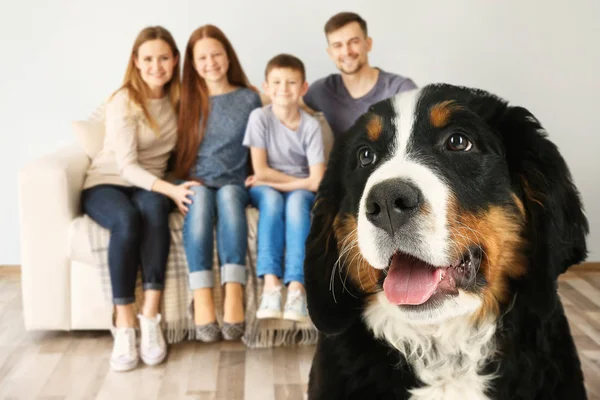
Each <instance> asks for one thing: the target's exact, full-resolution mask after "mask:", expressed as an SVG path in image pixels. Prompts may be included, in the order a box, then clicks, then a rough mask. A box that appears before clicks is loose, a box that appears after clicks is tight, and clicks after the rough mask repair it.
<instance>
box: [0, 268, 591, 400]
mask: <svg viewBox="0 0 600 400" xmlns="http://www.w3.org/2000/svg"><path fill="white" fill-rule="evenodd" d="M560 294H561V297H562V299H563V302H564V304H565V308H566V309H567V313H568V317H569V320H570V322H571V329H572V331H573V335H574V336H575V341H576V342H577V346H578V349H579V352H580V356H581V361H582V364H583V369H584V373H585V376H586V381H587V388H588V394H589V398H590V399H599V400H600V272H590V271H577V272H569V273H568V274H566V275H565V276H563V278H562V279H561V282H560ZM21 304H22V303H21V290H20V276H19V275H18V274H17V273H9V274H6V273H4V274H3V273H1V272H0V399H2V400H4V399H52V400H58V399H109V400H119V399H144V400H146V399H227V400H235V399H246V400H251V399H260V400H269V399H277V400H279V399H303V398H304V393H305V391H306V385H307V379H308V372H309V368H310V362H311V359H312V355H313V352H314V348H313V347H294V348H277V349H261V350H248V349H246V348H245V347H244V346H243V345H242V344H240V343H217V344H214V345H206V344H201V343H195V342H185V343H181V344H177V345H174V346H171V348H170V353H169V357H168V360H167V362H165V363H163V364H162V365H160V366H158V367H153V368H151V367H145V366H141V367H139V368H138V369H136V370H134V371H132V372H128V373H115V372H111V371H110V369H109V367H108V358H109V355H110V351H111V346H112V337H111V336H110V334H108V333H107V332H73V333H68V332H25V330H24V329H23V314H22V305H21Z"/></svg>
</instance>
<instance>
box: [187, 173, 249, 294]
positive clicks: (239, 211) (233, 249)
mask: <svg viewBox="0 0 600 400" xmlns="http://www.w3.org/2000/svg"><path fill="white" fill-rule="evenodd" d="M190 189H191V190H192V191H194V196H193V197H192V201H193V203H192V204H190V205H189V210H188V213H187V214H186V216H185V219H184V222H183V245H184V248H185V254H186V256H187V261H188V267H189V270H190V288H191V289H192V290H193V289H199V288H208V287H213V286H214V277H213V269H212V268H213V243H214V239H213V227H214V224H215V219H216V224H217V251H218V254H219V262H220V265H221V283H222V284H225V283H228V282H237V283H241V284H242V285H244V284H246V251H247V249H248V225H247V222H246V206H247V205H248V192H247V191H246V189H245V188H244V187H242V186H239V185H225V186H223V187H221V188H218V189H217V188H208V187H206V186H192V187H191V188H190Z"/></svg>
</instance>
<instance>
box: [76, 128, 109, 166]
mask: <svg viewBox="0 0 600 400" xmlns="http://www.w3.org/2000/svg"><path fill="white" fill-rule="evenodd" d="M71 126H72V128H73V134H74V135H75V138H76V139H77V142H78V143H79V144H80V145H81V147H82V148H83V151H85V154H87V156H88V157H89V158H94V157H95V156H96V154H98V153H99V152H100V150H102V146H103V145H104V123H103V122H101V121H73V122H72V123H71Z"/></svg>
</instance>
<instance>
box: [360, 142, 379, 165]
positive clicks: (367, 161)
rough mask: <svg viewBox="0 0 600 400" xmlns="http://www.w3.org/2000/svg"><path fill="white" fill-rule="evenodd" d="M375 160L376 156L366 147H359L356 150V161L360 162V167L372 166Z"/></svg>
mask: <svg viewBox="0 0 600 400" xmlns="http://www.w3.org/2000/svg"><path fill="white" fill-rule="evenodd" d="M376 159H377V156H376V155H375V153H374V152H373V150H371V149H370V148H368V147H367V146H364V147H361V148H360V149H359V150H358V161H359V162H360V166H361V167H368V166H369V165H371V164H373V163H374V162H375V160H376Z"/></svg>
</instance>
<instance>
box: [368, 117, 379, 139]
mask: <svg viewBox="0 0 600 400" xmlns="http://www.w3.org/2000/svg"><path fill="white" fill-rule="evenodd" d="M366 128H367V136H368V137H369V139H371V140H372V141H373V142H374V141H376V140H377V139H379V137H380V136H381V133H382V132H383V121H382V120H381V117H380V116H378V115H374V116H373V117H371V119H370V120H369V122H367V127H366Z"/></svg>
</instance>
